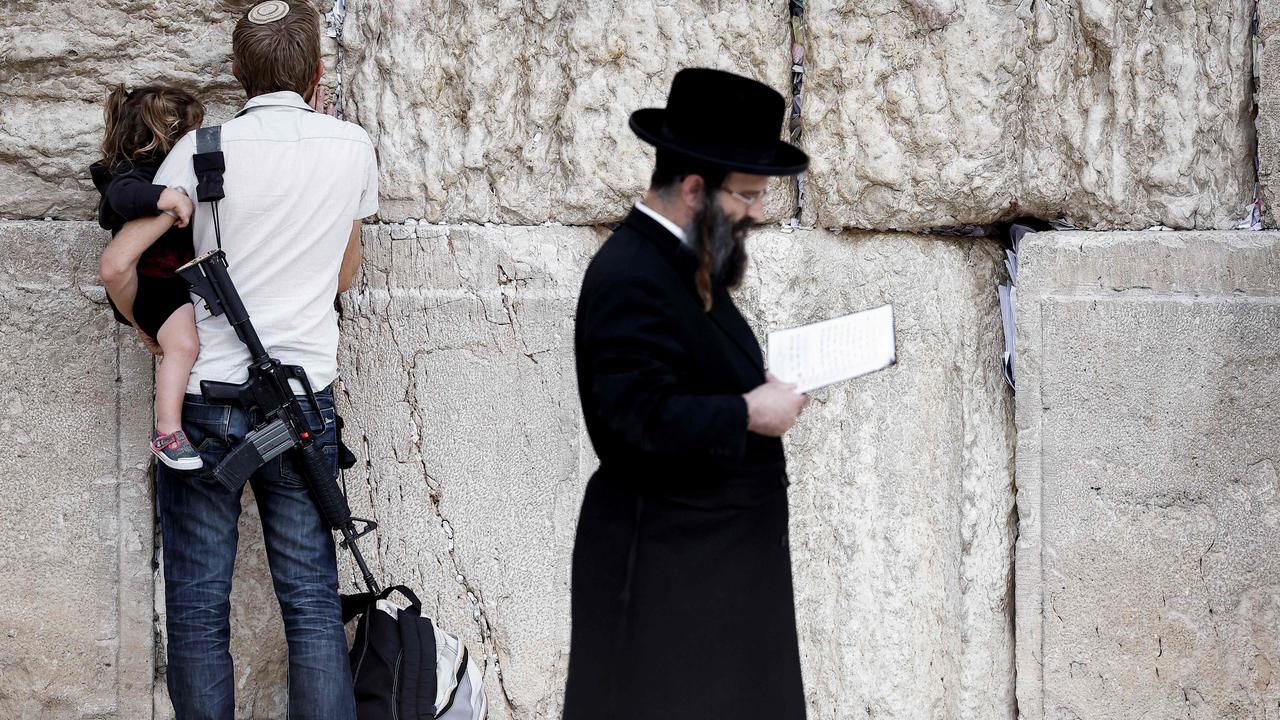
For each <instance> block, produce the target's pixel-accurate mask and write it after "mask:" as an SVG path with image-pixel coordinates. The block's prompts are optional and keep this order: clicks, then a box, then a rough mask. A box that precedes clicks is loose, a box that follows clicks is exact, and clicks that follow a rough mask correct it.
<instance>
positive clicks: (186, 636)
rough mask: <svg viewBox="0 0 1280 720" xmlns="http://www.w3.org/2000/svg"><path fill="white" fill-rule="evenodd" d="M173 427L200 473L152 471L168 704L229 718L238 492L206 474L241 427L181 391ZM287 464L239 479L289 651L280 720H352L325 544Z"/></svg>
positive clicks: (231, 413)
mask: <svg viewBox="0 0 1280 720" xmlns="http://www.w3.org/2000/svg"><path fill="white" fill-rule="evenodd" d="M317 397H318V399H319V401H320V409H321V415H322V416H323V418H324V420H325V431H324V433H323V434H322V435H321V436H320V437H319V440H318V442H319V444H320V447H321V448H322V449H323V450H324V452H325V454H326V455H327V456H328V458H329V459H330V461H331V463H332V467H333V470H334V474H335V475H336V474H337V428H336V426H335V422H334V410H333V394H332V392H331V391H329V390H325V391H322V392H320V393H317ZM303 407H304V408H305V407H307V405H306V404H305V403H304V404H303ZM307 415H308V420H309V421H310V422H311V424H312V426H313V427H315V426H318V425H319V422H320V419H319V418H317V417H316V416H315V414H314V413H313V412H312V411H310V410H308V411H307ZM182 427H183V430H185V431H186V433H187V437H188V438H189V439H190V440H191V444H192V445H194V446H195V447H196V449H197V450H199V452H200V455H201V457H202V458H203V459H204V464H205V467H204V469H202V470H197V471H192V472H183V471H178V470H171V469H169V468H168V467H166V466H164V465H163V464H159V465H158V468H157V472H156V504H157V506H158V507H159V510H160V524H161V530H162V532H163V537H164V548H163V552H164V581H165V587H164V589H165V607H166V609H167V611H168V628H169V648H168V652H169V669H168V686H169V698H170V700H172V702H173V708H174V711H175V712H176V713H177V717H178V718H179V720H188V719H198V718H199V719H203V718H209V719H210V720H213V719H215V718H216V719H218V720H223V719H225V720H232V716H233V715H234V713H235V681H234V679H233V674H232V666H231V652H230V641H231V626H230V622H229V612H230V608H231V605H230V601H229V597H230V594H231V573H232V570H233V568H234V567H235V556H236V541H237V539H238V532H237V522H238V520H239V517H240V496H241V494H242V492H243V490H244V488H243V487H241V488H238V489H236V490H235V491H231V490H228V489H227V488H226V487H225V486H223V485H221V484H220V483H218V482H216V481H214V480H213V479H212V478H211V477H208V473H209V472H210V471H211V470H212V468H213V466H215V465H217V463H218V461H219V460H221V459H222V457H223V456H225V455H226V453H227V452H228V450H229V449H230V448H232V447H234V446H235V445H236V444H237V443H239V442H240V440H241V439H242V438H244V436H245V433H247V432H248V431H249V429H250V427H249V418H248V417H247V416H246V415H245V413H244V412H243V411H241V410H239V409H233V408H231V407H228V406H225V405H214V404H210V403H207V402H205V401H204V399H203V398H202V397H201V396H200V395H190V394H188V395H187V396H186V401H185V402H184V403H183V406H182ZM291 455H293V453H291V452H290V453H285V455H284V456H281V457H279V458H276V459H275V460H271V461H269V462H268V463H267V464H266V465H263V466H262V467H261V468H260V469H259V470H258V471H257V472H255V473H254V474H253V477H252V478H250V480H249V482H250V484H251V485H252V486H253V494H254V497H255V498H256V499H257V502H258V511H259V513H260V514H261V515H262V534H263V537H264V539H265V540H266V548H267V562H268V564H269V565H270V567H271V580H272V583H273V584H274V586H275V591H276V598H277V599H279V601H280V611H281V614H282V615H283V618H284V627H285V637H286V639H287V641H288V645H289V717H290V718H291V719H292V720H301V719H302V718H317V719H323V720H345V719H348V718H355V698H354V695H353V693H352V690H351V670H350V665H348V660H347V639H346V635H345V634H344V633H343V628H342V605H341V602H340V600H339V598H338V568H337V559H336V557H335V550H334V539H333V535H332V532H331V530H330V528H329V527H328V526H327V525H326V524H325V522H324V521H323V520H322V519H321V517H320V513H319V511H318V510H317V509H316V506H315V504H314V503H313V502H312V500H311V496H310V495H309V494H308V490H307V487H306V485H305V484H304V482H303V480H302V478H301V476H300V474H299V473H298V471H297V469H296V466H295V465H294V461H293V460H292V459H291V457H290V456H291ZM260 611H262V612H266V611H267V610H266V609H265V608H263V609H261V610H260Z"/></svg>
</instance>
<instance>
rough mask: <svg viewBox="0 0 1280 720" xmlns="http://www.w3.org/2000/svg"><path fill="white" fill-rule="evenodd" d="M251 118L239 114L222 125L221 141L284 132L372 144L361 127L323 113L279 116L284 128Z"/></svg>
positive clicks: (275, 135) (263, 137)
mask: <svg viewBox="0 0 1280 720" xmlns="http://www.w3.org/2000/svg"><path fill="white" fill-rule="evenodd" d="M251 117H252V116H251V115H242V116H240V117H235V118H232V119H230V120H228V121H227V122H225V123H223V124H222V142H223V143H234V142H240V141H245V140H278V139H280V133H284V135H287V136H288V137H290V138H291V139H297V140H337V141H350V142H355V143H359V144H361V145H367V146H369V147H370V148H372V147H373V141H372V140H370V138H369V133H368V132H366V131H365V129H364V128H362V127H360V126H359V125H357V124H355V123H353V122H347V121H346V120H339V119H338V118H336V117H333V116H331V115H325V114H324V113H317V112H303V113H298V114H296V115H293V116H292V117H290V116H289V115H282V119H284V118H287V122H286V123H285V124H284V125H277V124H275V123H269V124H266V125H264V124H263V123H258V122H251V121H250V118H251ZM294 133H297V134H296V135H295V134H294Z"/></svg>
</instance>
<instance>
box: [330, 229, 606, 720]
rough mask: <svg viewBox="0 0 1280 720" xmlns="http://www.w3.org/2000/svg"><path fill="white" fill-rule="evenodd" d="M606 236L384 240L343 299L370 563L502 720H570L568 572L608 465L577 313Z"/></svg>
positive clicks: (390, 236)
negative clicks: (592, 417)
mask: <svg viewBox="0 0 1280 720" xmlns="http://www.w3.org/2000/svg"><path fill="white" fill-rule="evenodd" d="M602 237H603V236H602V235H601V233H600V232H599V231H597V230H593V229H588V228H572V229H571V228H555V227H534V228H499V227H479V226H439V225H429V224H425V223H424V224H418V225H407V226H381V227H378V228H377V229H370V230H367V231H366V233H365V250H364V264H363V269H362V271H361V276H360V279H359V280H358V281H357V287H356V289H355V290H354V291H353V292H352V293H351V294H349V295H348V296H346V297H345V298H344V303H345V306H344V320H343V324H342V332H343V341H342V354H341V358H340V359H341V364H342V370H343V378H344V379H343V384H342V400H341V402H340V410H341V411H342V412H343V413H344V415H345V417H346V419H347V423H348V430H347V432H348V435H347V443H348V444H349V445H350V446H351V447H352V448H353V449H354V450H355V452H356V454H357V455H358V456H359V457H360V461H361V462H360V463H359V464H358V465H357V466H356V468H354V469H353V470H352V471H351V472H349V473H348V484H349V487H350V490H351V496H352V498H353V501H352V503H353V510H354V512H355V514H356V515H361V516H365V517H372V518H374V519H375V520H377V521H378V522H379V523H380V528H379V530H378V531H377V539H376V541H372V542H366V543H365V548H366V550H365V552H366V555H367V557H368V558H369V559H370V561H371V562H372V563H373V565H374V566H375V568H376V572H378V574H379V575H380V577H381V578H382V579H383V580H384V581H385V582H387V583H392V582H397V583H405V584H408V585H410V586H412V587H413V588H415V589H416V590H417V591H418V592H419V597H421V599H422V601H423V603H424V605H425V607H426V611H427V612H429V613H431V614H432V615H433V616H435V617H437V618H438V619H439V621H440V623H441V624H442V625H443V626H444V627H445V628H447V629H449V630H451V631H452V632H455V633H457V634H459V635H460V636H461V637H462V638H463V639H464V640H465V642H466V643H467V645H468V647H469V649H470V650H471V652H472V653H473V655H474V657H476V659H477V660H478V661H479V662H480V663H482V665H483V666H484V668H485V678H486V684H487V688H488V692H489V698H490V706H491V717H493V718H494V719H495V720H498V719H500V718H529V719H532V718H552V717H558V716H559V708H560V704H561V698H562V694H563V691H564V677H565V670H566V668H567V662H568V647H569V557H570V551H571V549H572V545H573V532H574V528H575V526H576V522H577V516H578V508H579V505H580V502H581V497H582V491H583V489H584V485H585V479H586V477H587V476H588V474H589V472H590V471H591V470H592V469H593V467H594V462H593V460H592V453H591V449H590V444H589V443H588V441H587V438H586V435H585V432H584V430H583V429H582V423H581V421H580V410H579V405H578V395H577V382H576V379H575V376H574V363H573V315H574V308H575V306H576V303H577V293H578V287H579V284H580V282H581V278H582V273H583V271H584V270H585V269H586V264H587V262H588V260H589V259H590V257H591V255H592V253H593V252H594V251H595V248H596V246H597V245H598V243H599V241H600V240H601V239H602ZM344 562H346V566H345V568H346V572H347V577H348V578H349V579H352V580H354V578H355V577H356V575H355V573H354V569H353V566H352V564H351V563H350V562H349V561H344Z"/></svg>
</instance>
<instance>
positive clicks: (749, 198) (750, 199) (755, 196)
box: [717, 187, 767, 207]
mask: <svg viewBox="0 0 1280 720" xmlns="http://www.w3.org/2000/svg"><path fill="white" fill-rule="evenodd" d="M717 189H718V190H721V191H723V192H726V193H729V195H730V196H731V197H733V199H735V200H737V201H738V202H741V203H743V204H744V205H746V206H747V207H751V206H752V205H755V204H756V203H762V204H763V203H764V194H765V192H767V190H760V191H758V192H753V193H751V194H749V195H744V194H742V193H740V192H738V191H736V190H730V189H729V188H725V187H722V188H717Z"/></svg>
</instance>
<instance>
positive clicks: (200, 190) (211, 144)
mask: <svg viewBox="0 0 1280 720" xmlns="http://www.w3.org/2000/svg"><path fill="white" fill-rule="evenodd" d="M191 165H192V167H193V168H194V169H195V171H196V199H197V200H199V201H200V202H207V203H209V209H210V210H211V211H212V212H213V237H214V239H215V240H217V242H218V249H219V250H221V249H222V227H221V226H220V223H219V222H218V201H219V200H221V199H222V198H224V197H226V196H227V194H226V192H224V191H223V189H222V174H223V173H224V172H226V170H227V162H226V160H225V159H224V158H223V157H222V126H221V125H214V126H213V127H202V128H200V129H199V130H196V152H195V154H194V155H192V156H191Z"/></svg>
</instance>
